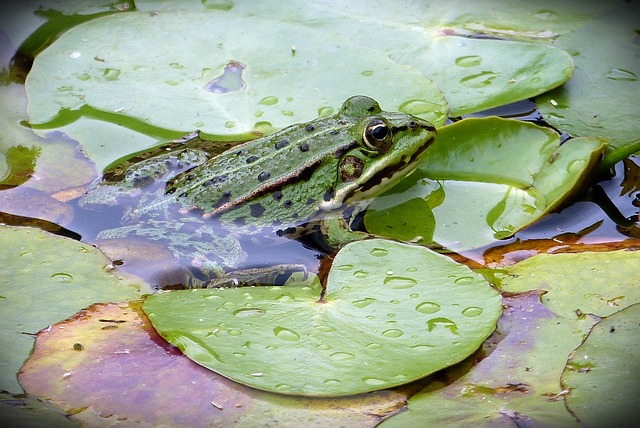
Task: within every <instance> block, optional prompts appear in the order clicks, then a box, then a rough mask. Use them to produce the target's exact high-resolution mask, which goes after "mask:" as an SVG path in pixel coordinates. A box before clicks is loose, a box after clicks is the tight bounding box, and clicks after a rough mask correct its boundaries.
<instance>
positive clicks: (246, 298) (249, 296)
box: [242, 293, 253, 300]
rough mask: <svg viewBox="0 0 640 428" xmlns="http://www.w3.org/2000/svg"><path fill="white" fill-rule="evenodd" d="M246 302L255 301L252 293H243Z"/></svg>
mask: <svg viewBox="0 0 640 428" xmlns="http://www.w3.org/2000/svg"><path fill="white" fill-rule="evenodd" d="M242 297H244V300H253V296H252V295H251V294H250V293H242Z"/></svg>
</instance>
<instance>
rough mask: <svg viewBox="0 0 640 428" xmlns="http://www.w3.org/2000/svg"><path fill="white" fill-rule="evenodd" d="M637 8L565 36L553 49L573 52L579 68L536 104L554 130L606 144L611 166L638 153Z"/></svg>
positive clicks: (639, 64) (639, 52) (622, 9)
mask: <svg viewBox="0 0 640 428" xmlns="http://www.w3.org/2000/svg"><path fill="white" fill-rule="evenodd" d="M639 20H640V7H638V4H637V3H634V2H625V4H623V5H622V6H621V7H619V8H617V9H616V10H614V11H613V12H611V13H608V14H604V15H601V16H598V17H597V18H595V19H594V20H593V21H591V22H589V23H588V24H585V25H584V26H582V27H580V28H579V29H577V30H575V31H573V32H570V33H568V34H566V35H563V36H561V37H558V39H557V40H556V41H555V42H554V44H555V45H556V46H558V47H561V48H564V49H566V50H568V51H569V52H571V53H572V54H573V55H574V56H573V59H574V61H575V63H576V65H577V68H576V71H575V73H574V75H573V77H572V78H571V80H570V81H569V82H567V84H566V85H564V86H563V87H561V88H558V89H557V90H555V91H551V92H549V93H548V94H544V95H542V96H540V97H538V98H537V99H536V102H537V104H538V108H539V110H540V112H541V113H542V114H543V115H544V117H545V119H546V120H547V121H549V123H551V124H552V125H554V126H556V127H558V128H560V129H562V130H564V131H566V132H568V133H570V134H572V135H575V136H595V137H602V138H606V139H608V140H609V141H610V146H611V148H612V149H621V150H619V151H616V153H615V155H613V156H612V157H610V158H608V159H607V163H610V164H613V163H615V162H617V161H619V160H621V159H624V158H626V157H627V156H629V155H630V154H632V153H634V152H638V151H640V142H639V141H638V139H639V138H640V124H639V122H638V99H640V81H639V80H638V78H639V77H640V62H639V61H638V55H640V46H639V45H638V38H637V37H638V34H637V29H638V22H639Z"/></svg>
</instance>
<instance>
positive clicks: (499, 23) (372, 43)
mask: <svg viewBox="0 0 640 428" xmlns="http://www.w3.org/2000/svg"><path fill="white" fill-rule="evenodd" d="M456 3H457V4H456ZM504 3H507V4H506V5H505V4H504ZM505 6H506V7H505ZM548 6H549V7H548V8H545V7H544V6H541V5H539V4H538V2H536V4H535V5H531V6H526V5H523V4H522V2H517V3H516V2H500V7H496V6H495V3H492V2H488V1H482V2H473V3H469V2H451V1H446V0H445V1H438V2H432V1H429V2H414V3H411V4H410V5H407V3H406V2H403V1H366V0H362V1H358V2H349V3H348V4H344V5H336V4H335V2H334V1H321V2H313V3H299V2H291V1H280V2H268V3H267V4H265V5H261V7H260V8H259V10H256V8H255V6H253V5H252V4H251V3H250V2H240V3H239V4H236V5H234V8H233V11H234V12H237V13H243V14H244V13H246V14H254V13H255V14H259V15H262V16H269V17H274V18H277V19H279V20H281V21H289V22H301V23H303V24H305V25H308V26H309V27H311V28H314V29H320V30H323V31H325V32H326V31H328V32H332V33H335V34H339V35H341V36H343V37H345V38H346V39H348V40H350V41H353V42H355V43H358V44H360V45H362V46H366V47H368V48H371V49H376V50H380V51H383V52H385V53H387V54H388V55H389V57H390V58H391V59H392V60H393V61H396V62H397V63H399V64H406V65H410V66H412V67H415V68H416V69H417V70H419V71H420V72H422V74H424V75H425V76H427V77H429V78H430V79H433V80H434V81H435V82H436V83H437V84H438V87H439V88H440V89H441V90H442V92H443V93H444V95H445V97H446V99H447V101H448V103H449V106H450V115H451V116H459V115H463V114H468V113H471V112H476V111H480V110H485V109H488V108H491V107H496V106H499V105H503V104H509V103H512V102H515V101H519V100H522V99H526V98H529V97H532V96H535V95H538V94H541V93H543V92H546V91H548V90H549V89H552V88H555V87H557V86H559V85H561V84H562V83H564V82H565V81H567V79H569V77H570V76H571V73H572V71H573V62H572V60H571V57H570V56H569V55H568V54H567V53H566V52H564V51H563V50H561V49H558V48H556V47H554V46H549V45H544V44H539V43H524V42H523V43H520V42H517V41H507V40H492V39H487V38H483V39H472V38H468V37H448V35H451V34H462V35H471V34H473V35H475V34H492V35H495V36H498V37H510V36H516V37H517V36H522V35H525V36H526V35H534V36H535V35H540V36H542V37H545V38H551V37H554V36H557V33H556V32H554V31H550V29H551V28H557V31H568V30H569V29H571V28H574V27H575V26H576V25H577V23H579V22H583V21H584V20H585V19H587V17H588V16H589V15H588V13H589V12H590V11H591V10H593V9H594V8H592V7H589V8H584V9H585V10H584V11H582V10H579V9H578V12H576V11H575V9H574V10H573V11H572V12H573V13H568V11H570V10H571V9H570V8H568V7H566V6H565V7H558V2H554V3H551V2H549V4H548ZM363 10H370V11H376V12H377V13H365V14H363V13H362V11H363ZM554 10H556V11H557V12H554ZM443 11H446V13H443ZM554 18H557V19H554ZM533 38H534V39H538V38H539V37H533ZM431 102H432V100H430V99H429V98H418V97H413V98H411V101H409V102H408V103H406V104H405V105H403V106H402V111H404V112H406V113H420V112H421V111H422V110H427V111H430V110H431V109H432V108H433V106H431Z"/></svg>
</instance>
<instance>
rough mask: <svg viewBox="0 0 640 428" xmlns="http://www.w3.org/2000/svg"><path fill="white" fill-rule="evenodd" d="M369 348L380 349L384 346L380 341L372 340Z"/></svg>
mask: <svg viewBox="0 0 640 428" xmlns="http://www.w3.org/2000/svg"><path fill="white" fill-rule="evenodd" d="M367 348H369V349H380V348H382V345H381V344H379V343H375V342H372V343H370V344H368V345H367Z"/></svg>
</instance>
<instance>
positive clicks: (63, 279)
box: [51, 272, 73, 284]
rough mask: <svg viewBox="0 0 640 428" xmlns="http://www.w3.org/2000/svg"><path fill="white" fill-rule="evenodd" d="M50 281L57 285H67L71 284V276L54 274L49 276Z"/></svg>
mask: <svg viewBox="0 0 640 428" xmlns="http://www.w3.org/2000/svg"><path fill="white" fill-rule="evenodd" d="M51 279H53V280H54V281H55V282H57V283H59V284H69V283H71V282H73V275H71V274H70V273H66V272H56V273H54V274H52V275H51Z"/></svg>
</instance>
